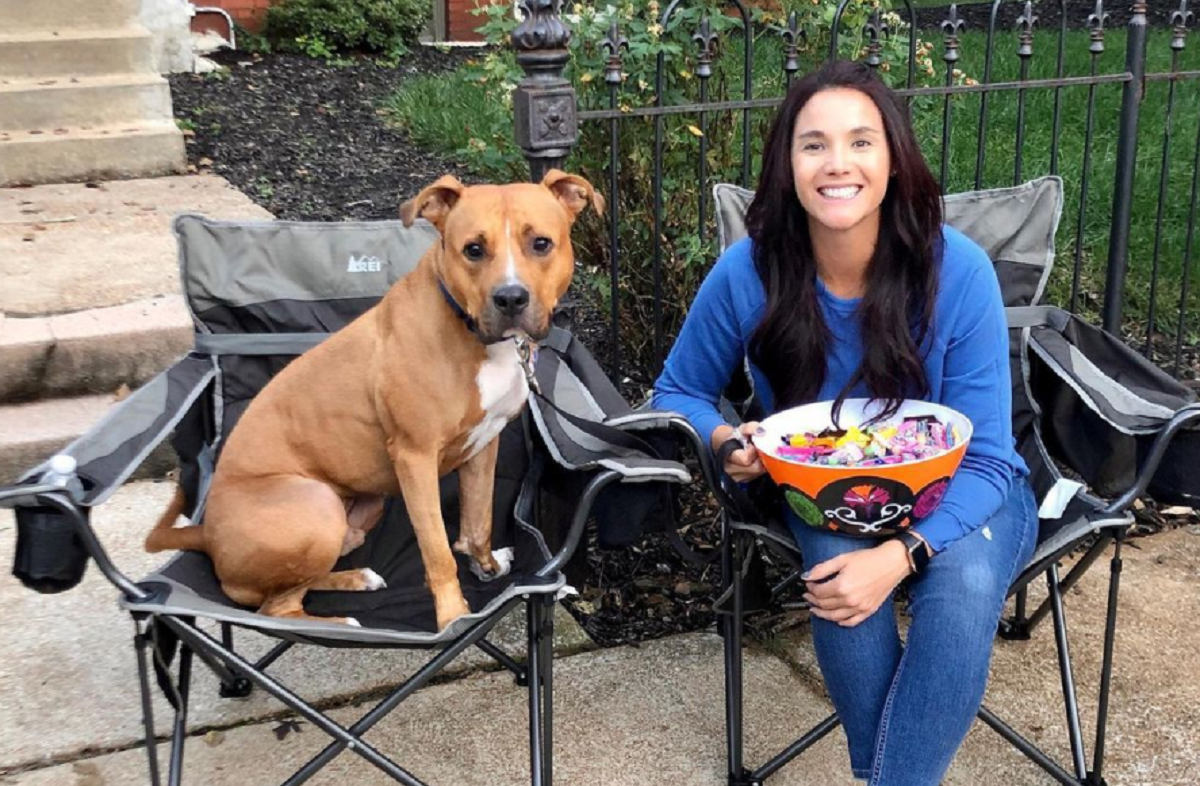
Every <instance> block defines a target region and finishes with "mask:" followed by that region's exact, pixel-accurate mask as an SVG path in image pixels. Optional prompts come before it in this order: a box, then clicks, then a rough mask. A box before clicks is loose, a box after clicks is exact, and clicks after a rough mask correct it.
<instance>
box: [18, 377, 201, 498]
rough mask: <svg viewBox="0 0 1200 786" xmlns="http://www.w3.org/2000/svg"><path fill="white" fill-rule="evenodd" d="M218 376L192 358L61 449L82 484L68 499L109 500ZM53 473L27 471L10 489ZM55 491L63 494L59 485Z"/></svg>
mask: <svg viewBox="0 0 1200 786" xmlns="http://www.w3.org/2000/svg"><path fill="white" fill-rule="evenodd" d="M215 376H216V368H215V367H214V365H213V363H212V361H211V359H209V358H208V357H206V356H201V355H188V356H186V357H184V358H183V359H182V360H180V361H179V362H177V363H176V364H175V365H173V366H171V367H170V368H169V369H167V370H166V371H164V372H162V373H161V374H159V375H158V376H156V377H155V378H154V379H152V380H150V381H149V382H147V383H146V384H145V385H143V386H142V387H140V388H138V389H137V390H136V391H135V392H134V393H133V394H132V395H131V396H129V397H128V398H127V399H125V400H124V401H121V402H120V403H119V404H117V405H116V406H114V407H112V408H111V409H110V410H109V411H108V412H107V413H106V414H105V415H104V417H103V418H102V419H101V420H100V421H99V422H98V423H96V424H95V425H94V426H92V428H90V429H89V430H88V431H87V433H85V434H84V435H83V436H81V437H79V438H78V439H76V440H75V441H74V442H72V443H71V444H70V445H68V446H67V447H66V448H64V449H63V450H61V451H59V453H60V454H63V455H67V456H70V457H71V458H73V459H75V463H76V470H75V471H76V474H77V476H78V479H79V481H81V483H79V484H70V486H69V487H68V490H67V492H66V493H67V496H69V497H71V499H72V500H73V501H74V502H75V503H76V504H79V505H82V506H85V507H92V506H95V505H99V504H100V503H102V502H104V501H105V500H106V499H108V497H109V496H110V495H111V494H112V493H113V492H114V491H116V490H117V488H119V487H120V486H121V484H122V483H124V482H125V481H126V480H128V479H129V476H130V475H132V474H133V471H134V470H135V469H137V468H138V466H140V465H141V463H142V462H143V461H145V459H146V456H148V455H149V454H150V451H152V450H153V449H154V448H155V447H157V446H158V445H159V443H161V442H162V441H163V440H164V439H166V437H167V435H169V434H170V433H171V430H172V429H174V428H175V426H176V425H177V424H178V423H179V421H180V420H181V419H182V418H183V416H184V415H185V414H186V413H187V411H188V410H189V408H190V407H191V406H192V404H193V403H194V402H195V400H196V399H197V397H199V396H200V394H201V393H202V392H203V391H204V390H205V388H207V387H208V385H209V384H210V383H211V381H212V379H213V378H214V377H215ZM49 469H50V462H49V461H45V462H42V463H41V464H39V465H38V466H36V467H34V468H32V469H30V470H29V471H27V472H26V473H24V474H23V475H22V476H21V478H20V480H19V481H18V483H17V484H16V485H15V486H14V487H13V489H10V491H12V490H19V489H21V488H22V487H24V486H28V485H30V484H36V483H39V482H40V481H41V480H43V479H44V478H45V477H46V474H47V472H48V471H49ZM57 490H58V491H59V492H60V493H62V492H63V489H62V488H61V487H59V488H58V489H57ZM2 491H4V490H3V489H0V492H2ZM26 493H28V491H26ZM16 496H18V495H16V494H15V492H14V493H8V494H4V493H0V505H4V506H6V507H16V506H18V505H19V504H20V503H17V502H15V501H13V502H9V503H5V502H4V501H3V500H4V498H5V497H7V498H8V499H10V500H13V499H15V498H16Z"/></svg>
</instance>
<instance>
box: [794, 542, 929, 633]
mask: <svg viewBox="0 0 1200 786" xmlns="http://www.w3.org/2000/svg"><path fill="white" fill-rule="evenodd" d="M910 572H911V568H910V567H909V564H908V555H907V554H906V553H905V549H904V544H903V543H901V542H900V541H898V540H888V541H885V542H883V543H881V544H880V545H878V546H876V547H874V548H870V549H861V550H859V551H850V552H847V553H845V554H839V555H838V556H836V557H834V558H833V559H830V560H826V561H825V562H822V563H820V564H819V565H816V566H814V567H813V568H812V570H810V571H808V573H806V574H804V575H803V576H801V578H803V579H804V580H805V582H806V585H805V586H807V587H808V592H806V593H805V594H804V599H805V600H807V601H808V602H809V603H811V604H812V609H811V613H812V615H813V616H814V617H820V618H821V619H823V620H829V621H830V622H836V623H837V624H839V625H841V626H842V627H845V628H853V627H854V626H855V625H857V624H858V623H860V622H862V621H863V620H865V619H866V618H867V617H869V616H871V615H872V614H874V613H875V611H876V609H878V608H879V607H880V606H881V605H883V602H884V601H885V600H887V599H888V596H889V595H891V593H892V590H894V589H895V588H896V585H897V584H899V583H900V582H901V581H903V580H904V578H905V577H906V576H908V574H909V573H910ZM830 576H832V577H833V578H829V577H830ZM827 578H828V579H829V580H828V581H825V582H823V583H818V582H821V580H822V579H827Z"/></svg>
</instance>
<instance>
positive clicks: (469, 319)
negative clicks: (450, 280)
mask: <svg viewBox="0 0 1200 786" xmlns="http://www.w3.org/2000/svg"><path fill="white" fill-rule="evenodd" d="M438 289H440V290H441V292H442V297H444V298H446V303H447V305H449V306H450V310H451V311H453V312H454V316H456V317H458V318H459V319H461V320H462V321H463V324H464V325H466V326H467V330H469V331H471V332H472V333H474V334H475V335H476V336H477V337H478V335H479V323H478V322H476V321H475V317H473V316H471V315H470V314H468V313H467V310H466V309H465V308H463V307H462V306H460V305H458V301H457V300H455V299H454V296H453V295H451V294H450V290H448V289H446V283H445V282H444V281H442V279H440V278H439V279H438Z"/></svg>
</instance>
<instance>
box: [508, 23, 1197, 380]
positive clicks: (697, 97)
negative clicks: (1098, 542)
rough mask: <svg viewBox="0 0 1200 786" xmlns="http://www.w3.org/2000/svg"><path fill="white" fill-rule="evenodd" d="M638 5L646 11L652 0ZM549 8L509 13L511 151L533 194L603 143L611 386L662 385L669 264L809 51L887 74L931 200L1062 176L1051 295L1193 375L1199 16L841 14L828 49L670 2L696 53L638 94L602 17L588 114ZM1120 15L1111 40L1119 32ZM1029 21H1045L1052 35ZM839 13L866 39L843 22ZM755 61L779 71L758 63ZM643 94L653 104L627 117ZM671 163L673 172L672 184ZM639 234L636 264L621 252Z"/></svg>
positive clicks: (781, 27)
mask: <svg viewBox="0 0 1200 786" xmlns="http://www.w3.org/2000/svg"><path fill="white" fill-rule="evenodd" d="M642 2H643V0H639V4H641V3H642ZM647 2H648V3H649V4H650V8H651V10H657V6H656V2H655V0H647ZM560 5H561V4H560V2H559V0H522V3H521V7H522V10H523V11H524V14H525V17H524V20H523V22H522V23H521V25H520V26H519V27H518V28H517V30H516V31H515V33H514V34H513V44H514V46H515V49H516V52H517V59H518V62H519V63H520V64H521V66H522V68H523V69H524V71H525V73H526V78H525V79H524V80H523V81H522V82H521V84H520V85H519V86H518V88H517V90H516V92H515V94H514V109H515V116H516V139H517V142H518V144H519V145H520V146H521V147H522V149H523V150H524V151H525V154H526V157H527V158H528V160H529V164H530V169H531V174H532V176H533V177H534V179H539V178H540V177H541V175H542V173H543V172H544V171H545V170H546V169H548V168H550V167H552V166H563V164H564V162H566V161H567V159H568V157H569V156H571V154H572V151H573V150H574V149H575V148H576V146H577V144H578V143H579V141H580V139H581V137H582V138H584V139H585V140H586V139H587V138H592V139H593V140H594V139H596V138H599V139H601V140H603V143H604V144H606V145H607V162H606V164H605V165H604V166H603V168H604V169H605V170H606V171H605V172H603V179H600V178H596V173H593V178H595V179H597V180H599V183H603V184H604V185H606V186H607V192H608V194H607V195H608V197H609V204H610V206H611V210H610V212H609V214H608V216H607V217H606V219H605V220H606V221H607V226H606V227H605V231H604V233H603V235H598V236H602V237H603V243H604V244H605V245H607V248H606V249H605V252H604V253H603V254H602V255H599V254H598V255H596V259H597V260H598V261H601V262H602V263H603V264H605V265H606V267H607V270H606V273H607V277H608V282H607V288H608V293H607V306H608V309H609V314H608V316H609V327H608V332H609V334H610V335H609V340H608V343H609V347H608V353H607V354H608V358H607V360H608V362H609V364H610V369H612V370H613V372H614V374H625V373H628V372H629V368H630V367H631V366H635V365H638V364H639V363H640V364H641V365H642V366H643V367H645V368H646V371H647V372H648V374H651V375H652V374H653V373H654V372H655V371H657V369H658V367H659V365H660V364H661V361H662V359H663V357H664V354H665V351H666V349H667V347H668V340H669V334H670V332H671V330H672V328H673V325H674V324H677V321H676V322H673V321H672V318H671V315H672V314H678V313H681V309H682V306H683V304H685V303H686V302H687V301H688V300H690V295H691V292H690V291H686V289H687V287H685V288H684V290H681V289H680V288H679V286H677V284H678V283H679V281H678V280H676V279H677V278H682V279H686V282H688V283H691V282H693V281H694V277H691V276H688V275H680V272H681V271H684V272H686V270H687V269H686V267H681V265H680V263H679V260H678V259H677V257H678V256H680V255H681V254H682V255H686V254H685V251H688V250H690V253H691V254H692V255H693V256H694V255H696V254H701V255H704V254H707V253H709V252H710V251H711V250H712V245H711V238H712V221H713V217H712V215H711V213H712V210H711V206H710V204H709V193H710V189H711V186H712V184H713V183H714V182H716V181H717V180H719V179H724V180H732V181H735V182H739V183H740V184H742V185H751V184H752V182H753V177H754V176H755V175H756V171H755V170H754V166H755V156H756V153H757V147H756V144H758V145H760V144H761V130H762V129H763V128H764V127H765V122H766V119H767V118H768V117H769V116H770V114H771V111H772V110H773V109H774V107H775V106H777V105H778V104H779V102H780V101H781V99H782V94H783V92H785V90H786V87H787V86H788V85H790V84H791V82H792V80H793V79H794V77H795V76H796V75H797V74H798V73H799V72H800V71H801V70H802V69H803V67H804V66H803V65H802V60H803V59H804V57H803V55H804V53H805V52H806V51H807V52H808V53H809V63H810V65H811V64H812V52H813V50H814V48H817V47H823V50H822V51H823V54H822V55H820V56H826V57H835V56H846V52H847V47H849V48H850V49H851V54H852V55H853V56H854V57H857V58H859V59H862V60H864V61H865V62H866V63H867V64H868V65H870V66H872V67H874V68H876V69H879V70H881V71H884V72H887V74H886V76H887V78H888V80H889V81H890V82H891V83H892V85H893V87H895V88H896V89H897V90H898V92H899V93H900V94H901V95H903V96H905V97H906V98H907V100H908V101H909V102H910V106H911V107H912V108H913V110H914V118H915V120H918V121H920V122H918V123H917V124H918V126H919V129H918V130H919V133H922V132H924V137H923V138H924V142H925V144H926V148H927V149H926V154H927V156H929V160H930V162H931V165H932V167H933V169H934V172H935V174H937V175H939V176H940V178H941V183H942V186H943V190H945V191H948V192H949V191H954V190H968V189H981V188H986V187H993V186H998V185H1013V184H1017V183H1020V182H1022V181H1023V180H1026V179H1029V178H1031V177H1034V176H1037V175H1041V174H1057V175H1060V176H1062V177H1063V179H1064V182H1065V184H1066V187H1067V191H1068V200H1067V211H1066V212H1065V213H1064V215H1063V219H1062V222H1061V225H1060V231H1059V243H1058V261H1057V268H1058V270H1059V273H1058V277H1059V286H1058V287H1057V288H1056V289H1054V290H1053V292H1052V299H1054V300H1055V301H1057V302H1058V304H1059V305H1062V306H1064V307H1066V308H1069V309H1070V310H1072V311H1078V312H1081V313H1085V314H1089V315H1092V316H1094V317H1096V318H1097V319H1100V320H1101V321H1102V323H1103V325H1104V327H1105V328H1106V329H1107V330H1109V331H1111V332H1114V333H1119V334H1121V335H1122V336H1123V337H1124V338H1125V339H1126V340H1127V341H1129V342H1131V343H1133V344H1135V345H1136V346H1138V347H1139V348H1140V349H1142V351H1143V352H1145V353H1146V354H1147V355H1149V356H1151V357H1152V358H1153V359H1154V360H1156V361H1157V362H1158V363H1160V364H1161V365H1163V366H1164V367H1165V368H1167V369H1169V370H1170V371H1172V372H1173V373H1174V374H1175V375H1176V376H1178V377H1181V378H1186V379H1195V378H1196V376H1197V369H1196V366H1197V357H1196V355H1197V347H1198V346H1200V339H1198V338H1197V331H1198V330H1200V326H1198V325H1197V324H1196V323H1197V320H1196V319H1195V316H1196V309H1197V303H1196V302H1195V301H1196V300H1197V298H1196V295H1195V294H1194V293H1192V292H1191V289H1192V287H1191V275H1192V266H1193V253H1194V248H1195V245H1196V243H1195V224H1196V209H1197V202H1198V196H1200V194H1198V188H1200V89H1198V88H1197V85H1198V84H1200V83H1198V82H1197V80H1198V79H1200V57H1197V56H1196V55H1197V53H1196V52H1194V51H1190V50H1189V49H1188V37H1189V33H1190V28H1191V27H1192V25H1193V22H1194V16H1193V12H1192V11H1191V10H1190V9H1189V2H1188V0H1170V2H1167V0H1164V2H1163V5H1164V6H1166V5H1170V6H1171V7H1170V8H1169V9H1163V8H1161V7H1159V4H1158V3H1155V9H1154V11H1153V13H1149V9H1148V4H1147V3H1146V2H1144V1H1139V2H1128V0H1126V1H1125V2H1112V0H1110V2H1108V3H1107V4H1106V3H1105V2H1103V0H1095V2H1094V4H1089V5H1090V6H1091V7H1090V8H1087V9H1084V10H1085V11H1087V12H1088V13H1086V15H1084V14H1080V13H1078V10H1077V6H1078V3H1070V2H1068V1H1067V0H1044V1H1043V2H1005V0H995V1H994V2H991V3H988V4H986V5H984V6H983V7H981V6H980V4H963V5H961V6H956V5H949V6H947V7H946V8H943V9H937V10H934V9H915V8H914V7H913V5H912V3H911V2H910V0H895V1H894V3H893V6H894V9H893V11H892V12H890V13H889V12H887V11H886V10H885V9H879V8H874V9H870V8H864V7H863V3H862V0H841V2H840V3H838V5H837V7H836V10H835V13H834V16H833V19H832V23H831V24H830V25H829V26H828V27H826V28H825V29H824V31H823V32H822V31H820V30H817V31H816V34H815V36H816V37H820V36H822V35H823V36H824V38H825V39H827V40H822V41H812V40H809V39H811V38H813V37H814V31H813V29H812V28H809V29H805V28H803V27H802V26H801V25H800V24H799V23H798V21H797V17H796V14H795V13H792V14H790V15H788V16H786V17H785V16H779V17H776V18H772V17H771V16H770V15H769V14H767V15H763V14H762V13H760V11H755V10H754V9H751V8H748V7H747V5H746V4H745V3H744V2H743V1H742V0H727V2H725V3H724V4H723V5H721V4H716V5H714V4H712V3H708V4H705V0H695V2H694V3H693V5H691V6H689V5H687V4H686V3H685V0H672V2H669V3H668V4H667V5H666V6H665V8H663V9H662V10H661V13H660V14H658V16H657V20H658V21H657V23H656V25H657V31H658V32H657V35H659V36H663V35H666V34H667V31H669V30H673V31H675V34H676V35H677V37H678V36H679V33H680V24H691V25H692V27H691V28H689V29H688V30H686V31H683V40H689V39H690V41H691V43H692V45H693V46H692V48H691V50H690V51H676V50H673V51H671V52H667V51H659V52H658V54H657V57H656V62H655V65H654V82H653V89H649V85H643V87H645V88H647V89H645V90H643V91H641V93H637V91H631V90H630V88H629V86H628V85H627V84H626V82H627V79H628V76H629V74H628V73H626V68H625V67H626V61H625V58H626V57H627V56H628V53H629V50H630V42H629V39H628V38H627V37H626V31H625V30H624V29H623V27H624V26H626V25H630V24H632V21H631V18H630V17H629V16H628V14H627V15H626V18H621V17H620V15H617V14H613V15H612V19H611V21H610V24H609V26H608V30H607V35H605V36H603V38H602V40H600V41H596V42H592V43H593V44H594V45H595V46H597V47H600V48H602V50H603V51H604V53H605V54H606V59H605V63H604V68H603V79H604V83H605V85H606V86H607V101H605V102H603V103H602V104H600V105H587V104H586V103H585V102H581V100H580V98H579V97H578V96H577V91H576V88H575V86H574V85H573V84H572V82H571V81H569V80H568V79H567V78H565V77H564V72H565V70H566V68H567V65H568V60H569V58H570V53H569V51H568V42H569V40H570V36H571V30H570V27H569V26H568V21H567V20H566V19H565V18H564V16H563V14H562V12H561V10H562V9H561V8H560ZM1117 6H1119V7H1120V8H1119V9H1116V8H1115V7H1117ZM576 8H578V7H576ZM689 8H691V9H692V10H691V11H688V10H687V9H689ZM697 8H698V9H699V11H698V12H697V11H696V9H697ZM931 12H933V13H936V14H938V15H939V16H940V17H941V19H940V23H938V20H937V19H936V17H935V18H934V19H933V20H931V17H930V13H931ZM1113 13H1118V14H1120V16H1121V17H1122V18H1123V21H1124V24H1123V25H1121V26H1119V27H1115V26H1114V25H1113V24H1112V14H1113ZM1042 15H1045V16H1046V17H1047V18H1048V19H1051V20H1052V23H1051V24H1050V25H1048V26H1047V27H1046V28H1045V29H1043V28H1042V27H1041V26H1040V17H1041V16H1042ZM851 17H857V19H858V20H859V23H860V24H858V25H851V24H848V23H847V20H848V19H850V18H851ZM1151 19H1153V21H1154V25H1153V26H1152V25H1151ZM652 27H653V25H652ZM650 33H651V38H652V39H653V38H654V35H655V31H654V30H651V31H650ZM923 37H929V38H930V39H931V40H930V41H928V42H925V41H922V40H921V39H922V38H923ZM756 47H757V50H756ZM1193 49H1195V47H1193ZM764 50H770V53H771V56H772V57H777V58H778V59H777V60H775V62H774V63H773V64H772V63H767V62H765V61H764V60H763V57H764V55H763V52H764ZM1168 53H1169V54H1168ZM718 65H720V66H722V67H723V69H724V70H721V71H720V74H718V70H719V69H718ZM772 70H773V71H774V73H773V74H766V75H764V73H763V72H764V71H772ZM675 75H686V76H688V78H689V80H690V81H689V82H688V84H687V85H685V86H684V89H674V88H672V87H671V85H670V84H669V82H670V77H672V76H675ZM881 75H882V74H881ZM575 76H576V78H577V79H578V78H582V76H581V75H580V74H575ZM676 81H677V80H676ZM764 86H765V87H764ZM714 87H717V88H718V89H714ZM760 88H762V89H761V90H760ZM758 92H766V93H768V95H761V96H760V95H757V93H758ZM638 95H642V96H646V95H648V96H650V97H651V99H652V100H651V101H649V102H648V103H646V104H645V105H642V106H634V105H632V103H631V101H632V99H634V98H637V97H638ZM669 98H674V99H677V100H671V101H669V100H668V99H669ZM595 103H596V102H595V101H592V104H595ZM680 123H684V124H686V125H684V126H682V127H684V128H687V129H688V130H689V131H690V132H691V135H692V136H693V137H694V140H690V141H694V147H693V148H692V153H693V155H692V162H691V163H690V164H688V166H687V170H688V176H687V177H686V178H682V179H681V178H680V177H679V176H678V175H679V172H678V171H677V170H678V152H677V151H672V152H670V153H665V152H664V144H665V139H666V138H667V135H668V133H671V132H672V131H675V130H678V129H679V128H680V127H681V126H680V125H679V124H680ZM671 124H674V126H672V125H671ZM650 127H652V130H651V128H650ZM714 129H715V131H714ZM642 132H644V133H645V134H646V136H647V137H648V138H649V139H652V142H651V150H652V164H651V165H650V166H648V167H647V169H648V170H649V173H650V180H649V182H648V183H646V184H645V185H646V187H647V189H648V190H646V191H639V192H638V193H639V194H642V195H644V196H645V197H646V198H647V200H648V204H647V205H645V206H640V207H639V206H638V205H637V204H635V203H632V202H631V201H630V197H629V195H628V194H627V193H626V192H628V191H629V190H630V187H631V186H630V182H628V181H627V180H625V181H623V180H622V173H623V172H624V171H625V169H626V168H627V167H629V166H631V163H632V162H633V161H634V160H635V158H633V157H631V155H632V154H631V153H630V151H629V145H628V144H627V142H628V139H627V137H630V136H633V135H636V134H638V133H642ZM716 146H722V149H723V151H724V152H723V153H722V154H721V155H717V154H716V153H715V152H714V150H715V147H716ZM1007 158H1011V160H1005V159H1007ZM718 159H719V160H718ZM672 161H673V162H674V164H675V169H674V170H673V171H672V172H671V173H667V172H666V171H665V167H667V166H668V165H670V164H671V163H672ZM722 162H723V163H722ZM634 185H638V184H634ZM681 204H687V205H688V206H689V207H688V208H687V209H688V211H689V212H691V211H694V212H691V216H690V220H689V221H688V222H687V228H686V229H685V228H683V226H668V225H667V224H668V223H669V221H668V219H669V218H670V217H669V215H668V214H669V213H672V212H673V213H674V214H675V215H676V216H677V214H678V212H679V210H680V206H681ZM644 211H648V217H647V213H646V212H644ZM626 214H629V215H628V216H627V215H626ZM643 223H645V224H649V226H641V224H643ZM631 233H632V234H631ZM638 233H640V234H638ZM635 236H637V237H640V238H641V241H642V242H643V247H642V248H640V249H635V248H632V247H631V245H636V242H635V239H636V238H635ZM684 236H690V237H684ZM631 238H634V239H631ZM647 240H648V241H649V242H646V241H647ZM685 241H686V242H685ZM681 249H682V250H681ZM647 256H648V259H647ZM708 261H710V262H711V259H709V260H708ZM631 266H638V267H640V268H648V270H646V271H645V272H646V275H645V276H644V277H642V278H641V279H639V281H638V282H632V283H631V282H630V281H629V280H628V279H627V274H628V272H629V270H630V268H631ZM628 312H637V313H639V314H642V315H644V317H645V319H644V320H643V321H642V322H641V323H638V324H640V326H641V327H644V328H645V331H644V332H646V333H648V334H650V339H649V340H648V341H647V342H646V345H645V351H643V352H641V353H635V354H637V358H635V359H634V360H633V362H632V363H628V364H627V363H626V357H625V356H624V354H623V349H622V348H623V347H628V346H629V345H630V344H631V342H634V341H635V339H634V337H632V336H631V335H630V333H631V331H629V330H625V331H624V332H623V330H622V326H623V325H627V321H626V320H625V319H624V318H623V314H625V313H628Z"/></svg>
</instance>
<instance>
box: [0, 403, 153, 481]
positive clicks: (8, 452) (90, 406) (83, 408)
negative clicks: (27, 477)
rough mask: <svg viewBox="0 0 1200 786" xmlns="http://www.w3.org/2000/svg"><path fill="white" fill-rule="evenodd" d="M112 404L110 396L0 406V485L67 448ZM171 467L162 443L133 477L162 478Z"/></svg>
mask: <svg viewBox="0 0 1200 786" xmlns="http://www.w3.org/2000/svg"><path fill="white" fill-rule="evenodd" d="M115 403H116V400H115V398H114V397H113V396H112V395H111V394H109V395H98V396H78V397H75V398H57V399H48V400H45V401H35V402H33V403H30V404H4V405H0V484H4V483H11V482H13V481H15V480H16V479H17V478H19V477H20V476H21V475H22V474H23V473H24V472H25V471H27V470H29V469H32V468H33V467H35V466H37V465H38V464H40V463H41V462H42V461H45V460H46V459H47V458H49V457H50V456H52V455H53V454H54V453H55V451H57V450H60V449H62V448H63V447H65V446H66V445H68V444H70V443H71V442H72V441H74V440H75V439H76V438H78V437H79V436H80V435H82V434H84V433H85V432H86V431H87V430H88V429H89V428H91V427H92V426H93V425H94V424H95V423H97V422H98V421H99V420H100V418H101V417H103V415H104V413H105V412H107V411H108V409H109V408H110V407H112V406H113V405H114V404H115ZM174 465H175V452H174V451H173V450H172V449H171V447H170V445H167V444H165V443H164V444H163V445H160V446H159V447H158V448H157V449H156V450H155V451H154V452H153V453H152V454H151V455H150V456H149V457H148V458H147V459H146V461H145V462H144V463H143V464H142V466H141V467H139V468H138V470H137V472H136V473H135V474H134V477H135V478H149V477H161V476H162V475H164V474H166V473H167V472H168V471H169V470H170V469H171V468H172V467H173V466H174Z"/></svg>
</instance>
